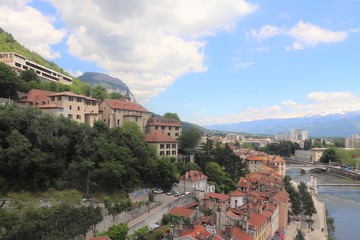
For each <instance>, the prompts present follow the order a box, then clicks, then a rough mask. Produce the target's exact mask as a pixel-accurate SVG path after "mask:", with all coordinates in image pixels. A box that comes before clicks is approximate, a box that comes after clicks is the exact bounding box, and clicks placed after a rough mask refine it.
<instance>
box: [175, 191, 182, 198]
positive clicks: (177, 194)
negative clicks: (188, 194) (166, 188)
mask: <svg viewBox="0 0 360 240" xmlns="http://www.w3.org/2000/svg"><path fill="white" fill-rule="evenodd" d="M181 194H182V192H180V191H176V192H175V195H174V196H175V197H179V196H181Z"/></svg>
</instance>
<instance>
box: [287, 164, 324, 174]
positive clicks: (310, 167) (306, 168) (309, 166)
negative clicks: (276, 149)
mask: <svg viewBox="0 0 360 240" xmlns="http://www.w3.org/2000/svg"><path fill="white" fill-rule="evenodd" d="M328 167H329V166H328V165H320V164H319V165H314V164H289V165H286V170H289V169H300V170H301V171H302V172H305V173H308V172H310V171H313V172H325V171H326V169H327V168H328Z"/></svg>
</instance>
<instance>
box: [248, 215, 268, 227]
mask: <svg viewBox="0 0 360 240" xmlns="http://www.w3.org/2000/svg"><path fill="white" fill-rule="evenodd" d="M266 219H267V217H265V216H264V215H261V214H260V213H257V212H251V213H250V220H249V224H250V225H252V226H254V227H255V228H259V227H260V226H261V225H263V224H264V223H265V221H266Z"/></svg>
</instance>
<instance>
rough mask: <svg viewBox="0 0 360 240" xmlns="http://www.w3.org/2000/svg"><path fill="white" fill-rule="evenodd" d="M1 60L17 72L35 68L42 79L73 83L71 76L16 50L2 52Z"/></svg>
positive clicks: (0, 53) (0, 54)
mask: <svg viewBox="0 0 360 240" xmlns="http://www.w3.org/2000/svg"><path fill="white" fill-rule="evenodd" d="M0 62H3V63H6V64H7V65H9V66H11V67H12V68H13V69H14V70H15V71H16V72H17V73H20V72H22V71H25V70H33V71H34V72H35V73H36V74H37V75H38V76H39V77H40V78H42V79H45V80H48V81H51V82H60V83H64V84H71V83H72V78H71V77H69V76H66V75H64V74H61V73H59V72H56V71H54V70H52V69H50V68H47V67H44V66H42V65H40V64H38V63H36V62H33V61H31V60H30V59H28V58H26V57H24V56H21V55H20V54H17V53H14V52H0Z"/></svg>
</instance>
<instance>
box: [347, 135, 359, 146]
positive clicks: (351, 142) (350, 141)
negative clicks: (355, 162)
mask: <svg viewBox="0 0 360 240" xmlns="http://www.w3.org/2000/svg"><path fill="white" fill-rule="evenodd" d="M359 143H360V137H359V135H358V134H353V135H351V137H348V138H346V139H345V148H356V147H357V145H358V144H359Z"/></svg>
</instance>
